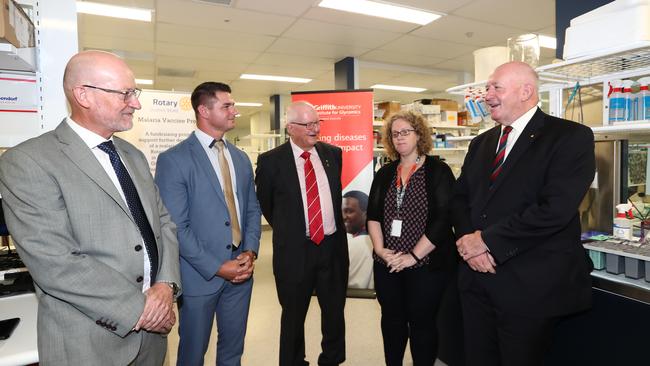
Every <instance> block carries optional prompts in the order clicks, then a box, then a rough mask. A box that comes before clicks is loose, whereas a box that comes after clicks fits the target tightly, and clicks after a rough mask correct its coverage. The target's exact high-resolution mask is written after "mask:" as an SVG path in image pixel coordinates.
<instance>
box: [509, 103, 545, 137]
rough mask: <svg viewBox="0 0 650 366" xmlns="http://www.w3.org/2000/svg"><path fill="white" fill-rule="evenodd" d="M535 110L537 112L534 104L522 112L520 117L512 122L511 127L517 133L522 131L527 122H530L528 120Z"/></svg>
mask: <svg viewBox="0 0 650 366" xmlns="http://www.w3.org/2000/svg"><path fill="white" fill-rule="evenodd" d="M535 112H537V106H534V107H533V108H531V109H529V110H528V111H527V112H526V113H524V114H522V115H521V117H519V118H517V119H516V120H515V121H514V122H512V124H511V125H510V126H512V129H513V130H515V131H516V132H517V133H520V132H522V131H523V130H524V129H525V128H526V126H527V125H528V122H530V120H531V119H532V118H533V115H534V114H535ZM502 130H503V129H502Z"/></svg>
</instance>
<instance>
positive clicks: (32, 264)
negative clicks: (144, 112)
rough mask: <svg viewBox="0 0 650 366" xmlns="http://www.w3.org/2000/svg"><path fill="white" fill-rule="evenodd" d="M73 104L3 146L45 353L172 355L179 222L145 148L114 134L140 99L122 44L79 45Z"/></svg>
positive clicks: (95, 358) (121, 358)
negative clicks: (108, 48) (82, 48)
mask: <svg viewBox="0 0 650 366" xmlns="http://www.w3.org/2000/svg"><path fill="white" fill-rule="evenodd" d="M63 87H64V91H65V95H66V97H67V99H68V102H69V103H70V107H71V109H72V114H71V115H70V117H68V118H66V119H64V120H63V122H61V124H59V126H58V127H57V128H56V129H55V130H54V131H50V132H47V133H45V134H43V135H41V136H39V137H36V138H33V139H31V140H28V141H26V142H24V143H22V144H20V145H18V146H16V147H14V148H12V149H10V150H9V151H7V152H6V153H4V154H3V155H2V157H1V158H0V192H1V193H2V198H3V204H4V209H5V210H4V211H5V216H6V220H7V226H8V227H9V230H10V231H11V234H12V237H13V239H14V241H15V243H16V247H17V249H18V253H19V254H20V256H21V258H22V259H23V261H24V262H25V264H26V265H27V267H28V269H29V272H30V273H31V275H32V277H33V278H34V283H35V285H36V295H37V297H38V353H39V358H40V360H39V361H40V364H41V365H130V364H137V365H161V364H162V363H163V361H164V358H165V353H166V350H167V339H166V334H167V333H169V331H170V329H171V327H172V325H173V324H174V322H175V316H174V312H173V310H172V302H173V296H174V292H176V293H178V285H177V284H179V283H180V278H179V277H180V276H179V266H178V244H177V241H176V227H175V225H174V223H173V222H172V221H171V218H170V217H169V214H168V213H167V210H166V209H165V207H164V206H163V204H162V201H161V199H160V197H159V195H158V191H157V189H156V187H155V185H154V182H153V178H152V177H151V173H150V172H149V166H148V164H147V161H146V159H145V157H144V155H143V154H142V153H141V152H140V151H138V150H137V149H136V148H135V147H134V146H132V145H131V144H129V143H127V142H126V141H124V140H121V139H119V138H117V137H114V136H113V133H114V132H118V131H126V130H128V129H130V128H131V127H132V126H133V112H134V111H135V110H137V109H140V103H139V102H138V94H139V90H138V89H136V88H135V80H134V78H133V73H132V72H131V70H129V68H128V67H127V65H126V64H125V63H124V62H123V61H122V60H121V59H119V58H118V57H117V56H115V55H113V54H110V53H106V52H99V51H87V52H81V53H79V54H77V55H75V56H73V57H72V58H71V59H70V61H69V62H68V65H67V67H66V70H65V74H64V80H63Z"/></svg>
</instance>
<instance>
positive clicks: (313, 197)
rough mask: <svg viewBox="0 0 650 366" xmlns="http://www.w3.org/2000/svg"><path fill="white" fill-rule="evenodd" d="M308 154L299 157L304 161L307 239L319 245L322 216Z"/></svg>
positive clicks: (323, 236)
mask: <svg viewBox="0 0 650 366" xmlns="http://www.w3.org/2000/svg"><path fill="white" fill-rule="evenodd" d="M309 155H310V154H309V153H308V152H307V151H304V152H303V153H302V154H301V155H300V157H301V158H303V159H305V190H306V191H307V192H306V193H307V219H308V220H309V238H310V239H311V240H312V241H313V242H314V243H316V245H318V244H320V242H321V241H323V238H325V233H324V232H323V215H322V213H321V209H320V195H319V194H318V182H317V181H316V172H315V171H314V166H313V165H312V163H311V160H309Z"/></svg>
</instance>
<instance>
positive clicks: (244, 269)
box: [217, 251, 255, 283]
mask: <svg viewBox="0 0 650 366" xmlns="http://www.w3.org/2000/svg"><path fill="white" fill-rule="evenodd" d="M254 268H255V263H254V254H253V253H252V252H249V251H246V252H243V253H240V254H239V255H238V256H237V258H235V259H231V260H229V261H225V262H224V263H223V264H222V265H221V268H219V272H217V276H219V277H222V278H223V279H225V280H226V281H230V282H232V283H242V282H244V281H246V280H248V279H249V278H251V276H252V275H253V269H254Z"/></svg>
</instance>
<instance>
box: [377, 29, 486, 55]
mask: <svg viewBox="0 0 650 366" xmlns="http://www.w3.org/2000/svg"><path fill="white" fill-rule="evenodd" d="M380 48H381V49H383V50H388V51H391V52H395V53H406V54H417V55H419V56H426V57H432V58H436V59H447V58H453V57H457V56H460V55H462V54H466V53H469V52H472V51H473V50H475V49H476V48H477V47H476V46H468V45H462V44H458V43H452V42H446V41H439V40H436V39H429V38H422V37H415V36H408V35H407V36H403V37H400V38H399V39H397V40H394V41H392V42H389V43H386V44H384V45H382V46H381V47H380Z"/></svg>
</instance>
